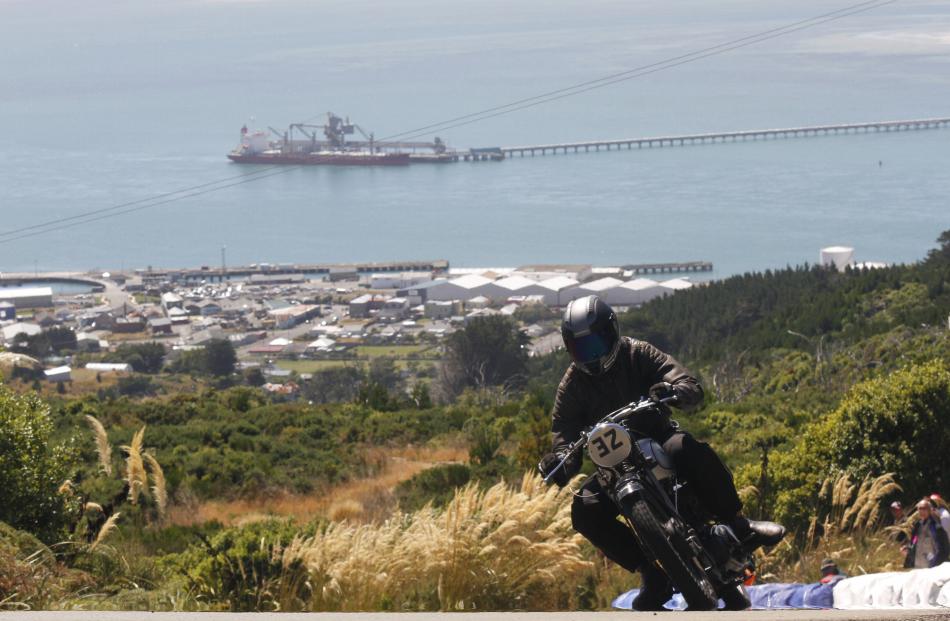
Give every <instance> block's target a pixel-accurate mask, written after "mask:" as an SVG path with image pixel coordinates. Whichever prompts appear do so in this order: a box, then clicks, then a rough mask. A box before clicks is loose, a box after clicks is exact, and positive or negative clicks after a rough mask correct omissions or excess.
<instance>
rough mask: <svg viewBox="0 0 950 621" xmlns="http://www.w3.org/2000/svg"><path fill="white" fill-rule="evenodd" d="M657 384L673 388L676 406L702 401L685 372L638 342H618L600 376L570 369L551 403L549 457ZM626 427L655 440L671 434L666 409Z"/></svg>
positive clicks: (666, 356)
mask: <svg viewBox="0 0 950 621" xmlns="http://www.w3.org/2000/svg"><path fill="white" fill-rule="evenodd" d="M659 382H669V383H670V384H672V385H673V390H674V391H675V392H676V397H677V404H676V405H677V407H680V408H686V409H688V408H691V407H695V406H697V405H699V404H700V403H701V402H702V400H703V389H702V387H701V386H700V385H699V382H698V381H696V378H695V377H693V376H692V375H691V374H690V372H689V371H688V370H687V369H686V367H684V366H683V365H682V364H680V363H679V362H677V361H676V359H675V358H673V357H672V356H670V355H669V354H665V353H663V352H662V351H660V350H659V349H657V348H656V347H654V346H653V345H650V344H649V343H647V342H644V341H637V340H634V339H631V338H629V337H623V338H622V339H621V341H620V352H619V353H618V354H617V360H616V362H614V364H613V365H612V366H611V367H610V369H609V370H608V371H607V372H606V373H604V374H602V375H588V374H586V373H584V372H583V371H581V370H580V369H578V368H577V367H576V366H575V365H574V364H572V365H571V366H570V367H568V369H567V371H566V372H565V373H564V377H563V378H562V379H561V384H560V385H559V386H558V388H557V396H556V397H555V400H554V412H553V415H552V416H553V424H552V427H551V428H552V431H553V434H554V438H553V445H554V450H555V452H557V451H558V450H559V449H562V448H565V447H567V446H568V445H569V444H571V443H572V442H573V441H574V440H576V439H577V438H578V437H579V436H580V433H581V431H582V430H584V429H585V428H587V427H589V426H591V425H593V424H594V423H595V422H597V421H598V420H600V418H601V417H603V416H604V415H605V414H607V413H609V412H612V411H613V410H616V409H618V408H620V407H622V406H624V405H626V404H628V403H630V402H631V401H636V400H637V399H640V398H642V397H645V396H647V392H648V391H649V390H650V387H651V386H653V385H654V384H657V383H659ZM631 422H632V423H633V426H634V427H635V428H636V429H637V430H638V431H641V432H642V433H645V434H648V435H650V436H653V437H654V438H657V439H658V440H662V438H663V437H664V436H667V435H669V432H670V430H671V426H670V414H669V410H667V409H666V408H662V411H654V412H652V413H647V415H646V416H644V417H641V418H638V419H636V420H634V421H631Z"/></svg>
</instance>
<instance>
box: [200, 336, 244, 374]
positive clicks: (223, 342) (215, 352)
mask: <svg viewBox="0 0 950 621" xmlns="http://www.w3.org/2000/svg"><path fill="white" fill-rule="evenodd" d="M204 353H205V370H206V372H207V373H209V374H210V375H218V376H222V375H231V374H232V373H234V365H235V364H236V363H237V353H236V352H235V351H234V345H232V344H231V341H229V340H228V339H211V340H210V341H208V343H207V344H206V345H205V349H204Z"/></svg>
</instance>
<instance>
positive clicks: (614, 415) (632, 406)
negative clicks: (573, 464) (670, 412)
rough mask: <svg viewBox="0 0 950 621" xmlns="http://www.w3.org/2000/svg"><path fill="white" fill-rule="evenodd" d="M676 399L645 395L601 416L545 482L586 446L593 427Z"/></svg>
mask: <svg viewBox="0 0 950 621" xmlns="http://www.w3.org/2000/svg"><path fill="white" fill-rule="evenodd" d="M674 399H676V397H667V398H665V399H651V398H650V397H644V398H643V399H640V400H639V401H631V402H630V403H628V404H627V405H625V406H623V407H621V408H618V409H616V410H614V411H613V412H611V413H610V414H607V415H606V416H604V417H603V418H601V419H600V420H599V421H597V422H596V423H594V425H593V426H591V427H589V428H588V429H585V430H583V431H581V435H580V437H579V438H578V439H577V440H575V441H574V442H573V443H572V444H571V445H570V446H569V447H568V449H567V452H566V453H564V457H563V458H562V459H561V461H560V463H558V465H557V466H555V467H554V469H553V470H552V471H551V472H549V473H548V474H547V476H545V477H544V482H545V483H550V482H551V478H552V477H553V476H554V475H555V474H556V473H557V471H558V470H560V469H561V468H563V467H564V464H566V463H567V460H568V459H570V457H571V456H572V455H573V454H574V453H576V452H577V451H578V449H580V448H581V447H582V446H584V444H585V443H586V442H587V438H588V436H589V435H590V431H591V429H593V428H594V427H596V426H597V425H599V424H601V423H619V422H620V421H622V420H624V419H627V418H630V417H631V416H633V415H634V414H636V413H637V412H642V411H644V410H649V409H650V408H655V407H656V406H658V405H661V404H663V405H665V404H667V403H669V402H671V401H673V400H674Z"/></svg>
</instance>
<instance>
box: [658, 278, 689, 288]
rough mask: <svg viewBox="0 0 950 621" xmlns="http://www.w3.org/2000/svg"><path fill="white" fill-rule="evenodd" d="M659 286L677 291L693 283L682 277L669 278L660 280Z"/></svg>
mask: <svg viewBox="0 0 950 621" xmlns="http://www.w3.org/2000/svg"><path fill="white" fill-rule="evenodd" d="M660 286H661V287H666V288H667V289H672V290H673V291H679V290H681V289H689V288H690V287H692V286H693V283H691V282H690V281H688V280H685V279H683V278H671V279H670V280H664V281H663V282H661V283H660Z"/></svg>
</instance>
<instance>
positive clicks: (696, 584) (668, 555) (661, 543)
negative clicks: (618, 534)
mask: <svg viewBox="0 0 950 621" xmlns="http://www.w3.org/2000/svg"><path fill="white" fill-rule="evenodd" d="M627 517H628V518H629V520H630V522H631V524H632V525H633V529H634V532H636V534H637V538H638V539H639V540H640V543H641V544H642V545H643V547H644V548H645V549H644V552H645V553H646V554H647V556H649V557H652V559H655V560H656V562H657V563H658V564H659V565H660V567H661V568H662V569H663V571H664V573H666V576H667V578H669V579H670V582H672V583H673V586H674V588H676V589H677V590H678V591H679V592H680V593H682V594H683V599H685V600H686V604H687V605H688V606H689V609H690V610H713V609H714V608H716V604H717V603H718V600H719V598H718V597H717V596H716V590H715V589H714V588H713V585H712V583H711V582H710V581H709V577H708V576H707V575H706V572H705V571H703V569H702V568H701V567H699V566H698V565H697V564H696V561H695V559H693V558H683V556H682V555H681V554H680V553H679V551H678V550H677V547H676V546H674V544H673V542H672V541H671V537H680V536H681V535H680V534H679V533H673V534H672V535H670V534H667V532H666V530H665V529H664V528H663V526H661V522H660V520H659V519H658V518H657V516H656V515H655V514H654V512H653V509H652V508H651V507H650V505H649V503H647V501H645V500H643V499H642V498H640V499H637V500H635V501H634V502H633V503H632V504H630V505H629V515H628V516H627ZM683 544H684V546H683V547H684V548H685V547H687V546H688V544H686V543H685V542H683ZM650 560H651V559H648V560H647V562H650Z"/></svg>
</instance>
